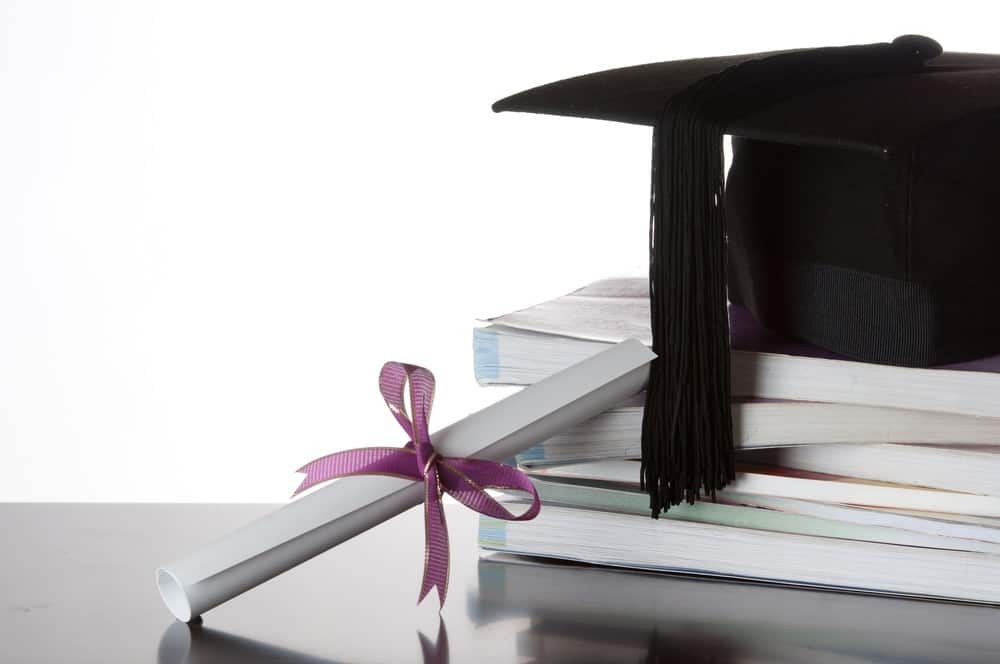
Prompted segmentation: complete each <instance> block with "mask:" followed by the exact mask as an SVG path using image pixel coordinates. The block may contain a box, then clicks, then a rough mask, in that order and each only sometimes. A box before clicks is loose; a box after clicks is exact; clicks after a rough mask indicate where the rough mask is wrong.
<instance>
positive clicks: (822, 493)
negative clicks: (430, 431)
mask: <svg viewBox="0 0 1000 664" xmlns="http://www.w3.org/2000/svg"><path fill="white" fill-rule="evenodd" d="M528 474H529V475H530V476H532V477H541V478H551V479H561V480H569V481H573V482H576V483H588V484H594V483H596V484H599V485H612V486H614V487H621V488H626V489H630V490H634V491H639V462H638V461H634V460H629V459H620V460H605V461H591V462H586V463H576V464H564V465H558V466H542V467H538V468H531V469H529V470H528ZM718 495H719V497H720V498H722V499H724V500H727V501H729V502H734V501H733V500H732V499H731V498H730V497H731V496H735V495H739V496H743V495H755V496H771V497H775V498H793V499H796V500H810V501H817V502H825V503H833V504H838V505H857V506H863V507H877V508H887V509H901V510H912V511H920V512H935V513H943V514H958V515H970V516H976V517H988V518H1000V497H996V496H981V495H976V494H971V493H960V492H957V491H944V490H941V489H927V488H920V487H914V486H907V485H900V484H890V483H884V482H871V481H865V480H859V479H857V478H851V477H840V476H836V475H823V474H820V473H812V472H806V471H798V470H795V469H791V468H779V467H774V466H743V467H738V468H737V474H736V479H735V480H734V481H733V482H730V483H729V484H728V485H727V486H726V488H725V489H723V490H722V491H720V492H719V494H718Z"/></svg>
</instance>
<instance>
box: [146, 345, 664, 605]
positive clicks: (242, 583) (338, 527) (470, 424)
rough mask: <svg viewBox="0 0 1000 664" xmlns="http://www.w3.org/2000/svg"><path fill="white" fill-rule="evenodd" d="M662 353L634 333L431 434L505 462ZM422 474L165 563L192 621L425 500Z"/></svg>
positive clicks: (601, 403)
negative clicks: (420, 476) (630, 336)
mask: <svg viewBox="0 0 1000 664" xmlns="http://www.w3.org/2000/svg"><path fill="white" fill-rule="evenodd" d="M654 357H655V356H654V355H653V353H652V352H651V351H650V350H649V349H648V348H646V347H645V346H644V345H643V344H641V343H640V342H638V341H636V340H634V339H630V340H627V341H623V342H622V343H620V344H617V345H615V346H612V347H610V348H609V349H608V350H606V351H602V352H601V353H598V354H597V355H594V356H593V357H591V358H589V359H587V360H584V361H583V362H580V363H579V364H576V365H573V366H571V367H569V368H568V369H566V370H564V371H561V372H559V373H557V374H555V375H553V376H550V377H549V378H546V379H545V380H543V381H541V382H539V383H536V384H534V385H530V386H528V387H525V388H524V389H523V390H521V391H520V392H518V393H516V394H513V395H511V396H509V397H507V398H506V399H503V400H502V401H498V402H497V403H495V404H493V405H492V406H489V407H487V408H484V409H483V410H481V411H479V412H477V413H474V414H472V415H470V416H469V417H466V418H465V419H463V420H460V421H458V422H455V423H454V424H452V425H451V426H448V427H446V428H444V429H441V430H440V431H438V432H436V433H434V434H432V435H431V442H432V444H433V445H434V447H435V449H436V450H437V451H438V452H439V453H440V454H441V455H442V456H452V457H474V458H479V459H488V460H492V461H503V460H505V459H509V458H511V457H513V456H514V455H515V454H518V453H519V452H521V451H523V450H525V449H527V448H529V447H531V446H532V445H536V444H538V443H539V442H541V441H543V440H545V439H546V438H549V437H550V436H553V435H554V434H557V433H559V432H561V431H563V430H565V429H567V428H569V427H571V426H574V425H576V424H579V423H581V422H583V421H584V420H587V419H589V418H591V417H593V416H594V415H597V414H598V413H601V412H603V411H605V410H607V409H609V408H611V407H613V406H615V405H617V404H618V403H620V402H622V401H624V400H625V399H627V398H628V397H630V396H632V395H633V394H635V393H636V392H639V391H640V390H641V389H642V388H643V387H644V385H645V383H646V377H647V374H648V367H647V365H648V363H649V362H650V361H651V360H652V359H653V358H654ZM423 491H424V490H423V485H422V483H420V482H413V481H410V480H404V479H397V478H391V477H374V476H373V477H351V478H345V479H341V480H337V481H335V482H333V483H332V484H329V485H327V486H325V487H322V488H320V489H318V490H316V491H315V492H313V493H310V494H307V495H305V496H303V497H302V498H300V499H298V500H295V501H293V502H291V503H289V504H288V505H285V506H284V507H282V508H280V509H278V510H276V511H274V512H272V513H271V514H268V515H266V516H264V517H262V518H260V519H258V520H256V521H254V522H252V523H250V524H248V525H246V526H244V527H243V528H241V529H239V530H236V531H235V532H232V533H230V534H229V535H227V536H225V537H223V538H222V539H219V540H216V541H215V542H212V543H210V544H207V545H205V546H204V547H202V548H201V549H199V550H197V551H195V552H194V553H192V554H190V555H188V556H187V557H185V558H182V559H180V560H177V561H176V562H173V563H171V564H169V565H164V566H163V567H161V568H160V569H158V570H157V571H156V583H157V586H158V588H159V590H160V596H161V597H162V598H163V601H164V603H165V604H166V605H167V608H168V609H170V612H171V613H173V614H174V615H175V616H176V617H177V619H178V620H182V621H185V622H187V621H190V620H192V619H193V618H195V617H197V616H199V615H201V614H202V613H204V612H205V611H208V610H209V609H211V608H214V607H216V606H218V605H219V604H222V603H223V602H226V601H228V600H230V599H232V598H233V597H235V596H237V595H239V594H240V593H243V592H246V591H247V590H250V589H251V588H253V587H255V586H257V585H260V584H261V583H263V582H265V581H267V580H268V579H271V578H273V577H275V576H277V575H278V574H281V573H282V572H285V571H287V570H289V569H291V568H292V567H295V566H296V565H299V564H301V563H303V562H305V561H306V560H309V559H310V558H312V557H313V556H316V555H318V554H320V553H322V552H323V551H326V550H327V549H330V548H331V547H334V546H336V545H337V544H340V543H341V542H343V541H345V540H347V539H350V538H351V537H354V536H355V535H357V534H358V533H361V532H363V531H365V530H367V529H369V528H371V527H372V526H375V525H377V524H379V523H381V522H383V521H386V520H388V519H390V518H392V517H394V516H396V515H397V514H399V513H400V512H403V511H405V510H407V509H409V508H410V507H413V506H414V505H417V504H419V503H420V502H421V501H422V500H423Z"/></svg>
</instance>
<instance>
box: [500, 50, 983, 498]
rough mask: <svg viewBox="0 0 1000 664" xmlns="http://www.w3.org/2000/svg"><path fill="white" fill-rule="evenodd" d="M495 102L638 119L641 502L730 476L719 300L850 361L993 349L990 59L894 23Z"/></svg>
mask: <svg viewBox="0 0 1000 664" xmlns="http://www.w3.org/2000/svg"><path fill="white" fill-rule="evenodd" d="M493 109H494V110H495V111H498V112H499V111H523V112H529V113H545V114H552V115H565V116H573V117H581V118H594V119H602V120H613V121H618V122H626V123H632V124H644V125H651V126H652V127H653V163H652V195H651V222H650V271H649V277H650V304H651V318H652V320H651V323H652V333H653V350H654V351H655V352H656V353H657V356H658V358H657V359H656V360H655V361H654V363H653V366H652V367H651V370H650V378H649V385H648V390H647V395H646V409H645V415H644V420H643V431H642V451H643V464H642V471H641V472H642V484H643V486H644V488H645V490H646V491H648V492H649V494H650V505H651V508H652V511H653V516H656V515H657V514H659V512H660V511H661V510H662V509H667V508H669V506H670V505H673V504H677V503H679V502H681V501H684V500H686V501H688V502H693V501H694V500H696V499H698V498H700V497H701V495H702V494H706V495H708V496H712V497H714V495H715V492H716V490H718V489H720V488H722V487H723V486H724V485H725V484H726V483H727V482H728V481H729V480H731V479H732V478H733V477H734V474H735V469H734V450H733V438H732V423H731V416H730V396H729V336H728V316H727V298H728V300H730V301H732V302H734V303H737V304H741V305H743V306H744V307H746V308H748V309H749V310H750V311H751V312H752V313H753V314H754V316H756V318H757V319H758V321H759V322H760V323H761V324H762V325H764V326H766V327H768V328H770V329H771V330H773V331H775V332H778V333H780V334H783V335H786V336H788V337H790V338H795V339H800V340H804V341H807V342H809V343H812V344H814V345H816V346H819V347H821V348H825V349H828V350H830V351H834V352H836V353H839V354H842V355H845V356H847V357H850V358H854V359H857V360H860V361H864V362H877V363H883V364H893V365H901V366H933V365H939V364H945V363H951V362H959V361H963V360H968V359H973V358H975V357H982V356H985V355H990V354H996V353H1000V290H998V288H997V285H996V279H997V271H996V268H995V267H994V261H995V259H994V253H995V252H996V251H997V249H996V248H997V247H1000V196H998V195H997V191H996V190H997V188H998V184H1000V182H998V176H1000V56H996V55H979V54H969V53H944V52H942V49H941V46H940V45H939V44H938V43H937V42H935V41H934V40H932V39H929V38H927V37H921V36H915V35H907V36H903V37H899V38H897V39H895V40H893V41H892V42H891V43H878V44H866V45H860V46H844V47H829V48H813V49H803V50H794V51H780V52H770V53H756V54H749V55H734V56H726V57H715V58H699V59H693V60H680V61H674V62H662V63H655V64H646V65H639V66H635V67H626V68H623V69H614V70H610V71H605V72H600V73H595V74H589V75H585V76H579V77H576V78H570V79H567V80H564V81H559V82H556V83H551V84H549V85H543V86H541V87H537V88H533V89H531V90H527V91H525V92H521V93H519V94H516V95H513V96H511V97H507V98H506V99H502V100H501V101H498V102H497V103H496V104H494V106H493ZM727 134H728V135H731V136H732V137H733V138H732V140H733V152H732V154H733V161H732V166H731V168H730V171H729V177H728V181H726V178H725V172H724V156H723V145H722V141H723V138H724V136H725V135H727Z"/></svg>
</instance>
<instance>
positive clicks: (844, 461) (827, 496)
mask: <svg viewBox="0 0 1000 664" xmlns="http://www.w3.org/2000/svg"><path fill="white" fill-rule="evenodd" d="M647 288H648V287H647V283H646V281H645V280H644V279H613V280H606V281H601V282H597V283H595V284H592V285H590V286H587V287H585V288H583V289H580V290H579V291H576V292H574V293H571V294H569V295H566V296H563V297H559V298H556V299H555V300H552V301H549V302H544V303H542V304H539V305H536V306H533V307H529V308H528V309H524V310H521V311H517V312H513V313H510V314H506V315H503V316H499V317H497V318H493V319H490V320H489V321H488V322H489V325H487V326H484V327H480V328H477V329H475V330H474V349H475V371H476V377H477V380H478V381H479V382H480V383H481V384H483V385H493V384H503V385H526V384H530V383H533V382H535V381H537V380H540V379H542V378H544V377H545V376H548V375H549V374H551V373H554V372H556V371H558V370H560V369H563V368H565V367H566V366H569V365H570V364H573V363H575V362H577V361H579V360H581V359H583V358H585V357H587V356H589V355H591V354H593V353H596V352H598V351H600V350H601V349H603V348H605V347H606V345H607V344H609V343H615V342H618V341H621V340H623V339H626V338H630V337H634V338H638V339H640V340H642V341H644V342H646V343H649V341H650V332H649V323H648V321H649V303H648V297H647ZM730 321H731V329H732V348H733V354H732V371H733V376H732V393H733V397H734V409H733V414H734V417H733V419H734V421H733V426H734V437H735V439H736V444H737V468H738V475H737V478H736V480H735V481H734V482H733V483H731V484H730V485H729V486H728V487H727V488H726V489H725V490H724V491H722V492H721V493H720V494H719V495H718V497H717V500H716V501H714V502H712V501H703V502H698V503H695V504H693V505H688V504H684V505H679V506H676V507H673V508H671V509H670V510H669V511H668V512H667V513H665V514H664V515H663V516H662V517H661V518H660V519H659V520H653V519H650V518H649V509H648V499H647V497H646V496H645V494H643V493H641V492H640V489H639V483H638V479H639V474H640V473H639V465H640V462H639V461H638V457H639V454H640V428H641V422H642V413H643V406H642V402H643V399H642V396H641V395H638V396H637V397H636V399H634V400H633V401H630V402H629V403H624V404H621V405H620V406H619V407H617V408H615V409H613V410H611V411H608V412H606V413H603V414H601V415H599V416H597V417H595V418H594V419H592V420H591V421H589V422H587V423H585V424H583V425H580V426H578V427H576V428H574V429H571V430H569V431H566V432H565V433H563V434H562V435H560V436H557V437H555V438H552V439H550V440H546V441H540V444H539V445H537V446H536V447H534V448H532V449H530V450H528V451H527V452H525V453H524V454H522V455H520V456H519V457H518V459H517V462H518V464H519V465H520V466H521V467H522V468H523V469H524V470H525V471H526V472H528V473H529V474H530V475H531V476H532V478H533V480H534V482H535V485H536V487H537V489H538V491H539V494H540V495H541V497H542V501H543V505H544V507H543V509H542V512H541V514H540V516H539V517H538V518H536V519H535V520H534V521H527V522H506V521H498V520H495V519H490V518H483V519H482V521H481V525H480V545H481V546H482V547H483V548H484V549H488V550H494V551H503V552H507V553H514V554H522V555H531V556H541V557H548V558H559V559H566V560H576V561H582V562H588V563H596V564H603V565H613V566H621V567H630V568H638V569H650V570H664V571H673V572H680V573H687V574H697V575H710V576H722V577H729V578H739V579H752V580H761V581H770V582H777V583H783V584H793V585H807V586H816V587H825V588H832V589H842V590H853V591H864V592H872V593H886V594H902V595H910V596H920V597H931V598H939V599H954V600H963V601H972V602H985V603H1000V357H996V358H988V359H984V360H978V361H975V362H969V363H964V364H960V365H951V366H947V367H939V368H933V369H916V368H905V367H894V366H883V365H875V364H868V363H863V362H856V361H851V360H849V359H847V358H843V357H838V356H836V355H834V354H831V353H828V352H825V351H822V350H820V349H817V348H814V347H810V346H807V345H804V344H800V343H796V342H791V341H789V340H786V339H780V338H776V337H775V336H774V335H772V334H770V333H769V332H767V331H766V330H764V329H761V328H760V327H759V326H758V325H756V324H755V322H754V321H753V318H752V317H751V316H750V315H749V314H748V313H747V312H746V311H743V310H740V309H738V308H735V307H734V308H732V309H731V311H730Z"/></svg>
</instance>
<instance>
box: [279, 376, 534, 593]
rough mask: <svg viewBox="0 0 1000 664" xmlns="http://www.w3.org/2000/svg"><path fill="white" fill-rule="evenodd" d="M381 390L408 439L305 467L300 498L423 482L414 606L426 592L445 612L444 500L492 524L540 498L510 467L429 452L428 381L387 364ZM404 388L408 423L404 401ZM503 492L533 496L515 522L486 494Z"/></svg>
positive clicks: (330, 456) (529, 511)
mask: <svg viewBox="0 0 1000 664" xmlns="http://www.w3.org/2000/svg"><path fill="white" fill-rule="evenodd" d="M378 382H379V390H380V391H381V392H382V398H383V399H385V403H386V405H387V406H388V407H389V410H390V412H392V414H393V416H394V417H395V418H396V421H397V422H399V425H400V426H401V427H402V428H403V431H404V432H406V435H407V436H408V437H409V442H407V443H406V445H404V446H403V447H364V448H359V449H353V450H344V451H343V452H335V453H334V454H328V455H327V456H324V457H320V458H319V459H316V460H315V461H311V462H310V463H307V464H306V465H305V466H303V467H302V468H300V469H299V472H301V473H306V477H305V479H304V480H302V484H301V485H299V488H298V489H296V490H295V494H298V493H300V492H302V491H305V490H306V489H308V488H310V487H312V486H315V485H316V484H320V483H322V482H326V481H328V480H332V479H335V478H338V477H346V476H349V475H389V476H393V477H402V478H405V479H411V480H418V481H423V483H424V527H425V545H424V576H423V582H422V583H421V586H420V596H419V598H418V599H417V603H420V602H421V601H423V599H424V597H426V596H427V594H428V593H429V592H430V591H431V589H432V588H435V587H436V588H437V590H438V599H439V600H440V603H441V605H442V606H443V605H444V601H445V597H446V596H447V594H448V567H449V564H448V560H449V558H448V527H447V524H446V523H445V518H444V508H443V506H442V502H441V501H442V497H443V495H444V494H445V493H448V494H450V495H451V496H452V497H453V498H455V499H456V500H457V501H458V502H460V503H462V504H463V505H465V506H466V507H468V508H470V509H473V510H475V511H476V512H479V513H480V514H485V515H486V516H491V517H494V518H498V519H506V520H510V521H527V520H529V519H533V518H535V516H537V515H538V511H539V510H540V509H541V501H540V500H539V498H538V492H537V491H536V490H535V487H534V485H532V483H531V480H530V479H528V476H527V475H525V474H524V473H522V472H521V471H520V470H518V469H516V468H512V467H510V466H506V465H504V464H502V463H496V462H494V461H486V460H483V459H466V458H458V457H445V456H441V455H440V454H438V453H437V451H435V449H434V447H433V445H431V438H430V429H429V426H428V425H429V421H430V414H431V406H432V404H433V402H434V374H432V373H431V372H430V371H429V370H427V369H425V368H423V367H418V366H416V365H413V364H401V363H399V362H386V363H385V365H384V366H383V367H382V372H381V373H380V374H379V381H378ZM407 385H408V386H409V397H410V406H411V408H412V410H413V416H412V419H411V417H410V415H409V413H408V412H407V408H406V403H405V400H404V396H405V394H406V391H407ZM487 489H506V490H514V491H523V492H525V493H528V494H531V499H532V500H531V505H530V506H529V507H528V509H527V510H526V511H525V512H524V513H523V514H520V515H515V514H513V513H512V512H510V511H509V510H507V508H505V507H504V506H503V505H502V504H501V503H499V502H498V501H497V500H496V499H494V498H493V497H492V496H490V495H489V494H488V493H487V491H486V490H487Z"/></svg>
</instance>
